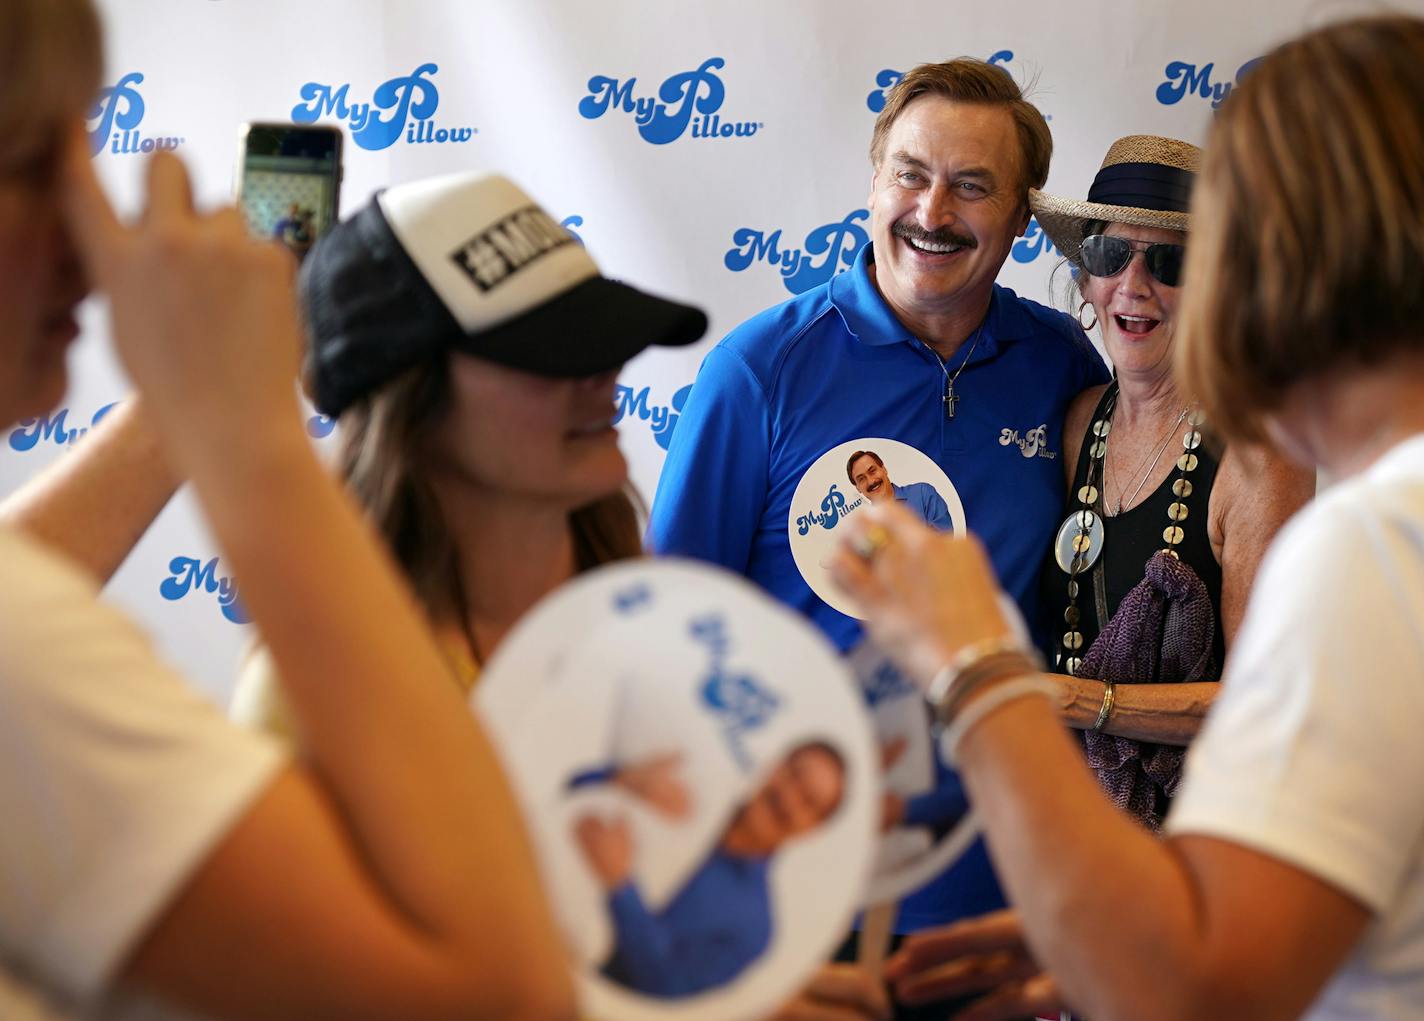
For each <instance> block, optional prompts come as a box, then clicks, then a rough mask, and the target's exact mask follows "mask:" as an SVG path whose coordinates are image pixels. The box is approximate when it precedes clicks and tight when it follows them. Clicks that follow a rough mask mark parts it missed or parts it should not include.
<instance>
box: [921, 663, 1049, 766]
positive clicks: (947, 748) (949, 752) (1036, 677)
mask: <svg viewBox="0 0 1424 1021" xmlns="http://www.w3.org/2000/svg"><path fill="white" fill-rule="evenodd" d="M1054 690H1055V689H1054V687H1053V685H1052V684H1051V683H1049V681H1047V680H1046V679H1045V678H1044V677H1043V676H1042V675H1040V674H1026V675H1024V676H1022V677H1016V678H1013V679H1012V680H1008V681H1001V682H1000V683H998V684H996V685H994V686H993V687H992V688H990V689H989V690H988V691H986V692H984V693H983V694H982V695H980V696H979V697H978V698H976V699H974V701H972V702H970V703H969V705H967V706H966V707H965V708H964V711H963V712H962V713H960V714H959V715H958V716H956V717H955V718H954V720H953V721H952V722H951V723H950V724H949V726H947V727H945V728H944V733H942V734H941V735H940V738H939V750H940V754H941V755H942V756H943V757H944V760H945V761H946V762H947V763H949V764H950V765H955V764H956V763H957V761H958V755H959V744H960V742H961V741H963V740H964V735H965V734H967V733H969V731H970V730H972V729H973V728H974V727H977V726H978V725H979V724H980V723H982V722H984V718H985V717H987V716H988V715H989V714H990V713H992V712H994V711H995V710H996V709H999V708H1001V707H1003V706H1005V705H1007V704H1008V703H1010V702H1015V701H1017V700H1018V699H1021V698H1026V697H1028V696H1029V695H1042V696H1043V697H1044V698H1052V697H1053V694H1054Z"/></svg>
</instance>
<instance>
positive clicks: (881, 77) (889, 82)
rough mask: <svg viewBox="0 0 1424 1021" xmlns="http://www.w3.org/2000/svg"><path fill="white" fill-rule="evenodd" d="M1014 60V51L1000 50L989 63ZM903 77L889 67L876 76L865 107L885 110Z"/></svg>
mask: <svg viewBox="0 0 1424 1021" xmlns="http://www.w3.org/2000/svg"><path fill="white" fill-rule="evenodd" d="M1013 59H1014V51H1013V50H999V51H997V52H996V53H994V54H992V55H991V56H990V57H989V60H988V62H989V63H990V64H1007V63H1008V62H1009V61H1011V60H1013ZM903 77H905V72H904V71H896V70H895V69H893V68H889V67H887V68H885V69H884V70H882V71H881V72H880V73H879V74H877V75H876V76H875V86H876V88H875V91H874V92H872V93H871V94H870V95H868V96H866V97H865V105H866V106H867V107H869V108H870V112H871V113H879V112H880V111H881V110H883V109H885V100H887V99H888V98H890V90H891V89H893V88H894V87H895V86H896V85H898V84H899V83H900V79H901V78H903Z"/></svg>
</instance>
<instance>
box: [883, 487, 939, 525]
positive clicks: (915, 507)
mask: <svg viewBox="0 0 1424 1021" xmlns="http://www.w3.org/2000/svg"><path fill="white" fill-rule="evenodd" d="M891 484H892V485H894V483H891ZM895 500H896V501H897V502H898V503H903V504H904V505H905V509H906V510H907V511H909V512H910V513H912V514H914V515H915V516H916V517H918V518H919V519H920V520H921V521H923V522H924V523H925V524H927V525H929V526H930V527H931V528H935V529H938V530H939V531H941V532H952V531H954V522H953V521H951V520H950V517H949V507H948V506H946V505H945V502H944V497H942V496H940V495H939V494H938V493H936V492H935V488H934V486H932V485H930V484H929V483H928V482H911V483H910V484H909V485H907V486H900V485H896V486H895Z"/></svg>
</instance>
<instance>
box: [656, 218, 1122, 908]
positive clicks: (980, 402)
mask: <svg viewBox="0 0 1424 1021" xmlns="http://www.w3.org/2000/svg"><path fill="white" fill-rule="evenodd" d="M873 259H874V253H873V246H871V245H866V246H865V247H864V248H863V249H862V250H861V252H860V254H859V256H857V258H856V262H855V265H854V266H853V267H851V269H849V270H848V271H847V272H845V273H842V274H840V275H838V276H835V277H832V278H831V280H830V281H829V282H828V283H826V284H823V285H822V286H820V287H817V288H814V289H812V290H810V291H807V292H806V293H804V294H801V295H799V296H797V297H795V298H792V299H791V300H790V301H787V302H784V303H783V304H781V305H777V306H775V307H774V308H770V309H768V310H767V311H765V312H762V313H761V314H759V315H756V316H753V317H752V318H751V319H749V320H748V321H747V322H745V323H743V324H742V325H741V326H739V327H737V328H736V329H735V330H733V331H732V332H731V333H729V334H728V335H727V336H726V337H725V338H723V340H722V341H721V342H720V343H719V344H718V345H717V346H716V347H714V348H713V349H712V350H711V351H710V352H708V354H707V357H706V359H705V360H704V361H703V363H702V368H701V370H700V371H699V372H698V375H697V380H696V382H695V384H694V385H693V387H692V393H691V395H690V396H689V397H688V400H687V404H686V405H685V406H684V408H683V411H682V417H681V419H680V420H679V421H678V424H677V431H676V432H675V433H674V434H673V437H672V443H671V445H670V447H669V450H668V455H667V460H666V462H665V464H664V466H663V471H662V476H661V478H660V479H659V481H658V490H657V495H656V497H655V498H654V501H653V509H652V517H651V520H650V522H649V527H648V545H649V547H650V548H651V549H652V551H653V552H655V553H660V554H676V555H680V556H689V557H696V558H699V559H702V560H709V561H712V562H714V563H717V564H721V565H722V566H724V567H726V568H729V569H730V570H732V571H735V572H737V573H739V574H743V575H745V576H746V577H748V578H750V579H751V580H752V581H754V582H756V583H757V584H759V585H761V586H762V588H764V589H766V590H767V591H768V592H770V593H771V594H772V595H773V596H775V597H776V598H778V599H780V600H781V601H782V602H784V603H786V604H788V605H790V606H792V607H794V608H795V609H797V610H799V611H801V612H802V613H803V614H805V615H806V616H807V617H808V618H810V619H811V621H812V622H814V623H815V624H816V625H817V626H818V627H819V628H820V629H821V630H822V631H824V632H825V633H826V635H827V636H828V637H829V638H830V639H831V640H832V641H833V642H834V643H835V644H836V645H837V646H838V647H839V648H840V649H841V650H843V651H844V650H848V649H849V648H851V646H853V645H854V644H855V643H856V642H857V641H858V640H859V638H860V636H861V631H862V629H861V624H860V622H859V621H858V620H855V619H854V618H852V617H848V616H846V615H845V614H843V613H841V612H839V611H837V610H834V609H832V608H831V607H830V606H828V605H827V604H826V603H824V602H822V600H821V599H820V598H819V597H818V596H817V595H816V594H815V593H814V592H813V591H812V590H811V588H810V586H809V585H807V584H806V582H805V581H804V580H803V578H802V577H801V573H800V571H799V570H797V567H796V563H795V561H794V560H793V558H792V553H791V544H790V539H789V536H788V535H787V518H788V515H789V512H790V505H791V499H792V496H793V494H794V493H795V490H796V485H797V483H798V482H799V481H800V480H801V477H802V475H804V474H805V472H806V470H807V469H808V468H809V467H810V466H811V465H812V464H813V463H814V462H815V460H816V459H817V458H818V457H820V456H821V454H823V453H825V452H826V451H827V450H829V449H830V448H832V447H834V446H837V445H838V444H841V443H844V442H846V441H848V440H853V439H858V438H861V437H886V438H889V439H892V440H898V441H900V442H901V443H906V444H909V445H910V446H912V447H915V448H917V449H918V450H920V451H922V452H923V453H925V454H926V455H928V456H929V457H930V459H931V460H933V461H935V462H936V463H937V464H938V465H939V466H940V467H941V468H942V469H944V472H945V474H946V475H947V476H948V477H949V480H950V482H951V483H952V484H953V485H954V487H955V490H956V491H957V492H958V494H959V498H960V502H961V503H962V504H963V507H964V516H965V523H966V525H967V527H968V528H969V530H970V531H972V532H974V533H975V534H977V535H978V536H979V537H980V539H982V540H983V541H984V543H985V545H986V546H987V548H988V550H989V555H990V558H991V560H992V561H993V564H994V569H995V571H996V572H997V574H998V577H999V581H1000V583H1001V584H1002V585H1003V586H1004V588H1005V590H1007V591H1008V593H1009V594H1010V595H1011V596H1012V597H1013V598H1014V599H1015V601H1016V602H1017V603H1018V605H1019V608H1020V609H1021V610H1022V611H1023V614H1024V618H1025V620H1026V621H1027V622H1028V624H1029V627H1030V629H1031V630H1032V632H1033V634H1034V637H1035V640H1036V641H1038V642H1039V644H1040V646H1042V644H1043V640H1044V639H1045V638H1046V631H1047V621H1046V620H1044V614H1043V613H1042V612H1041V610H1040V607H1039V605H1038V599H1037V595H1036V587H1037V579H1038V572H1039V568H1040V567H1041V565H1042V563H1043V558H1044V556H1045V555H1046V553H1047V551H1048V548H1049V545H1050V543H1051V542H1052V539H1053V535H1054V533H1055V531H1056V529H1057V527H1058V525H1059V523H1060V521H1061V520H1062V517H1063V514H1064V489H1065V483H1064V467H1063V457H1062V450H1063V415H1064V412H1065V411H1066V409H1067V407H1068V404H1069V402H1070V401H1071V400H1072V399H1073V398H1074V397H1075V396H1076V395H1077V394H1078V393H1079V392H1081V391H1082V390H1083V389H1085V388H1086V387H1089V386H1093V385H1095V384H1098V383H1104V382H1106V381H1107V380H1108V371H1107V367H1106V366H1105V365H1104V364H1103V361H1102V359H1101V358H1100V357H1099V356H1098V354H1097V352H1096V351H1095V350H1094V349H1093V346H1092V344H1091V343H1090V342H1089V341H1088V338H1087V337H1086V336H1085V335H1084V333H1083V331H1082V330H1081V329H1080V328H1079V326H1078V324H1077V323H1076V322H1074V321H1073V320H1072V319H1071V318H1070V317H1069V316H1067V315H1064V314H1063V313H1061V312H1057V311H1054V310H1053V309H1049V308H1047V307H1045V306H1043V305H1039V304H1038V303H1036V302H1032V301H1028V300H1027V299H1024V298H1020V297H1018V295H1016V294H1014V292H1013V291H1011V290H1009V289H1008V288H1005V287H999V286H995V288H994V293H993V297H992V299H991V301H990V305H989V310H988V313H987V315H986V316H985V319H984V322H983V326H982V333H981V335H980V336H979V339H978V343H977V344H976V345H974V349H973V351H972V357H969V359H968V362H967V364H966V363H965V358H966V356H969V355H970V353H971V352H970V346H971V345H970V343H968V342H966V343H965V344H962V345H961V346H960V349H959V350H958V351H956V352H955V353H954V355H953V356H952V357H951V358H950V360H949V361H948V362H947V363H946V368H947V369H948V371H949V373H950V374H951V375H952V374H954V373H955V372H956V371H957V370H958V369H959V367H960V366H961V365H963V372H962V373H960V375H959V377H958V379H957V381H956V383H955V392H956V394H957V395H958V396H959V398H960V400H959V403H958V407H957V408H956V414H955V417H954V418H952V419H951V418H948V417H946V415H945V411H944V403H943V399H942V398H943V395H944V384H945V375H944V371H943V370H941V368H940V364H939V361H938V359H937V358H936V356H935V354H934V352H933V351H931V350H930V349H929V347H927V346H926V345H925V344H924V343H922V342H921V341H920V340H918V339H916V338H915V337H913V336H911V335H910V332H909V331H908V330H907V329H906V328H905V327H904V326H903V325H901V323H900V321H899V320H898V319H896V318H895V315H894V313H893V312H892V311H891V310H890V307H889V306H888V305H887V304H886V303H885V300H884V299H883V298H882V297H881V296H880V292H879V291H878V290H877V289H876V287H875V284H874V282H873V281H872V280H871V279H870V274H869V266H870V263H871V262H872V261H873ZM1040 426H1042V427H1044V430H1045V434H1046V437H1047V442H1046V443H1035V442H1032V441H1030V440H1027V439H1026V437H1028V435H1029V434H1030V433H1031V432H1032V431H1033V430H1036V429H1038V428H1039V427H1040ZM1001 905H1002V894H1000V892H999V890H998V884H997V882H995V880H994V878H993V872H992V870H991V869H990V868H989V865H988V859H987V856H986V855H985V854H984V852H983V845H982V842H980V843H979V844H978V845H976V848H975V849H974V850H973V851H971V852H970V853H969V854H967V855H966V856H965V857H964V858H961V859H960V861H959V862H957V863H956V865H955V866H954V867H953V868H951V869H950V870H949V871H948V872H947V873H946V874H945V875H943V876H941V877H939V878H938V879H936V880H934V881H933V882H932V883H931V884H930V885H928V886H927V887H925V888H924V889H923V890H921V891H919V892H917V893H916V894H914V895H913V896H911V897H909V898H907V899H906V900H905V902H904V905H903V908H902V911H901V916H900V919H899V921H898V923H897V926H896V928H897V930H898V931H900V932H910V931H914V930H916V929H919V928H924V927H926V926H929V925H936V924H941V923H943V922H947V921H952V920H954V919H956V918H960V917H964V916H966V915H970V914H976V913H980V912H983V911H989V910H993V909H994V908H996V907H999V906H1001Z"/></svg>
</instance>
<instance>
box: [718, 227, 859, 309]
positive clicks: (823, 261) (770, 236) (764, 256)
mask: <svg viewBox="0 0 1424 1021" xmlns="http://www.w3.org/2000/svg"><path fill="white" fill-rule="evenodd" d="M869 218H870V213H869V212H867V211H866V210H864V209H857V210H855V211H854V212H851V213H848V214H847V215H846V217H845V219H843V220H840V221H838V222H836V223H828V224H826V225H825V226H822V227H817V228H816V229H815V230H813V231H811V233H809V234H807V235H806V241H805V243H804V244H803V245H802V247H801V248H782V247H781V230H780V228H778V229H777V230H774V231H772V232H770V233H767V232H766V231H765V230H757V229H755V228H752V227H742V228H740V229H738V230H736V231H734V232H733V233H732V247H731V248H729V249H728V250H727V254H726V255H724V256H723V257H722V262H723V264H724V265H725V266H726V267H727V268H728V269H729V270H731V271H732V272H733V273H740V272H742V271H743V270H744V269H747V268H749V267H750V266H751V265H752V263H754V262H765V263H769V264H770V265H773V266H775V267H777V268H778V269H779V270H780V271H781V278H782V283H784V284H785V285H786V289H787V290H788V291H790V292H791V293H792V294H804V293H805V292H806V291H809V290H810V289H811V288H813V287H819V286H820V285H821V284H824V283H825V282H826V281H828V280H830V279H831V277H833V276H835V275H836V274H837V273H841V272H843V271H845V270H847V269H849V268H850V267H851V266H853V265H855V256H856V253H857V252H859V251H860V250H861V249H862V248H863V247H865V243H866V242H867V241H869V240H870V235H869V234H868V233H867V232H866V230H865V228H864V227H862V226H860V224H861V222H862V221H864V220H868V219H869Z"/></svg>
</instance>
